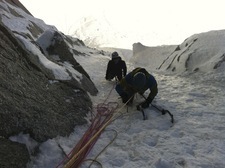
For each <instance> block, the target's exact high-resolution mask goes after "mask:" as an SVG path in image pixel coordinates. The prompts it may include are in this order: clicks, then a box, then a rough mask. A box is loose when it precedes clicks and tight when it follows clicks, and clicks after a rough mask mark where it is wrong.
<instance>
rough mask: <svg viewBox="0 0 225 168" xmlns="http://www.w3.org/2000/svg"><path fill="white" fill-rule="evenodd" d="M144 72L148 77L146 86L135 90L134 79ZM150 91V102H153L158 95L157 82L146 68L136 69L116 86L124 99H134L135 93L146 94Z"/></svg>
mask: <svg viewBox="0 0 225 168" xmlns="http://www.w3.org/2000/svg"><path fill="white" fill-rule="evenodd" d="M138 72H143V73H144V74H145V76H146V83H145V86H144V87H143V88H141V89H139V90H135V88H134V87H133V83H132V82H133V77H134V75H135V74H136V73H138ZM147 89H149V90H150V93H149V95H148V98H147V99H148V100H149V102H151V101H152V100H153V99H154V98H155V96H156V95H157V93H158V88H157V82H156V80H155V78H154V76H152V75H151V74H149V73H148V72H147V71H146V70H145V69H144V68H136V69H134V70H133V71H132V72H130V73H129V74H127V75H126V76H125V77H124V78H123V79H122V80H121V81H120V83H119V84H117V85H116V91H117V93H118V94H119V95H120V96H121V97H123V96H127V97H132V96H133V95H134V94H135V93H140V94H144V92H145V91H146V90H147Z"/></svg>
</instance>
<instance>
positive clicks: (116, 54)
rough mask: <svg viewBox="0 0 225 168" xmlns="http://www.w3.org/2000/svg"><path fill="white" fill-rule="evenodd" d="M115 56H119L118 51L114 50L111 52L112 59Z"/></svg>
mask: <svg viewBox="0 0 225 168" xmlns="http://www.w3.org/2000/svg"><path fill="white" fill-rule="evenodd" d="M117 57H119V54H118V52H116V51H115V52H113V53H112V59H113V58H117Z"/></svg>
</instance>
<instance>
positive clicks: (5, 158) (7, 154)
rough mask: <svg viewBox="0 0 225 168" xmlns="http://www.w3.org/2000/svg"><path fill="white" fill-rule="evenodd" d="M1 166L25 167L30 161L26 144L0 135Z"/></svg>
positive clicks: (4, 167) (10, 167) (8, 167)
mask: <svg viewBox="0 0 225 168" xmlns="http://www.w3.org/2000/svg"><path fill="white" fill-rule="evenodd" d="M0 143H1V145H0V167H1V168H20V167H21V168H25V167H26V164H27V161H29V158H30V156H29V153H28V151H27V148H26V146H25V145H23V144H20V143H17V142H11V141H9V140H7V139H4V138H1V137H0Z"/></svg>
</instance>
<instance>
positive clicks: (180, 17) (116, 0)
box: [20, 0, 225, 47]
mask: <svg viewBox="0 0 225 168" xmlns="http://www.w3.org/2000/svg"><path fill="white" fill-rule="evenodd" d="M20 2H22V3H23V4H24V6H25V7H26V8H27V9H28V10H29V11H30V12H31V13H32V14H33V15H34V16H35V17H37V18H40V19H42V20H44V21H45V23H46V24H51V25H55V26H56V27H57V29H58V30H60V31H62V32H63V33H65V34H72V33H73V31H74V27H77V23H78V21H79V20H80V19H81V18H83V17H88V16H92V17H96V18H99V17H101V16H102V15H104V17H106V18H107V20H108V21H109V22H110V25H111V26H112V27H114V29H115V30H117V31H118V32H120V33H121V34H125V35H126V36H129V37H130V38H129V39H132V42H131V40H130V41H128V42H127V43H129V44H128V45H129V46H131V45H132V43H134V42H141V43H143V44H145V45H147V46H157V45H164V44H180V43H181V42H183V41H184V40H185V39H186V38H188V37H189V36H191V35H193V34H196V33H201V32H207V31H210V30H220V29H224V28H225V23H224V22H223V19H224V17H223V16H224V15H223V11H224V9H223V7H224V1H223V0H207V1H205V0H198V1H196V0H189V1H186V0H170V1H168V0H157V1H156V0H139V1H137V0H134V1H130V0H123V1H120V0H113V1H109V0H95V1H92V0H82V1H80V0H79V1H78V0H64V1H55V0H48V1H44V0H39V1H34V0H33V1H30V0H20ZM131 37H132V38H131ZM112 47H115V46H112ZM116 47H118V46H116Z"/></svg>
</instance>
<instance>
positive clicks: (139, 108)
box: [137, 101, 150, 111]
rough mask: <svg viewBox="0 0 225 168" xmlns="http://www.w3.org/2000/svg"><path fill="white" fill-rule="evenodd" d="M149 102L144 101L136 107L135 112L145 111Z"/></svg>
mask: <svg viewBox="0 0 225 168" xmlns="http://www.w3.org/2000/svg"><path fill="white" fill-rule="evenodd" d="M149 104H150V103H149V102H148V101H144V102H142V103H140V104H139V105H137V110H138V111H140V110H141V109H146V108H148V107H149Z"/></svg>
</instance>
